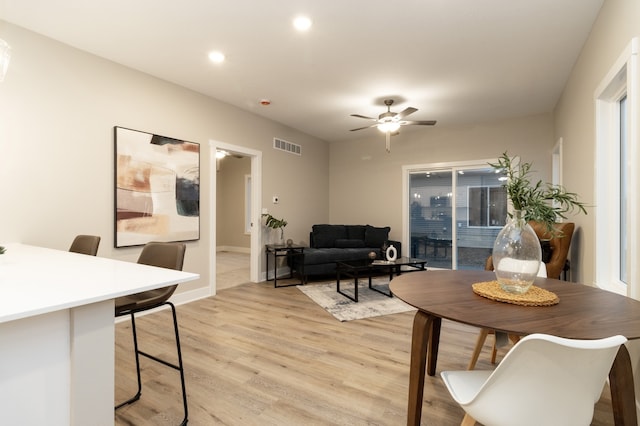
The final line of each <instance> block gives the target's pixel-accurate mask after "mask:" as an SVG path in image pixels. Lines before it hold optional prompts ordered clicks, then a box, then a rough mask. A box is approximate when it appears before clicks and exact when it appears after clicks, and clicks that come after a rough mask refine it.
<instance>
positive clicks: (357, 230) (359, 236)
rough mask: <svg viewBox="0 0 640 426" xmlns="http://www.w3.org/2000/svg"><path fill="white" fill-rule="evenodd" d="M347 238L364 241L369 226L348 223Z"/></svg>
mask: <svg viewBox="0 0 640 426" xmlns="http://www.w3.org/2000/svg"><path fill="white" fill-rule="evenodd" d="M346 228H347V238H348V239H350V240H362V241H364V234H365V232H366V230H367V227H366V226H364V225H346ZM363 247H364V246H363Z"/></svg>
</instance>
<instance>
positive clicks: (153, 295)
mask: <svg viewBox="0 0 640 426" xmlns="http://www.w3.org/2000/svg"><path fill="white" fill-rule="evenodd" d="M185 251H186V246H185V244H183V243H160V242H151V243H147V244H146V245H145V246H144V248H143V249H142V252H141V253H140V257H139V258H138V263H140V264H143V265H150V266H158V267H161V268H168V269H175V270H178V271H181V270H182V265H183V263H184V255H185ZM177 287H178V285H177V284H175V285H172V286H169V287H165V288H160V289H156V290H149V291H144V292H142V293H136V294H132V295H130V296H123V297H118V298H117V299H116V300H115V316H116V317H120V316H123V315H129V316H130V317H131V330H132V334H133V347H134V353H135V359H136V375H137V379H138V391H137V392H136V394H135V395H134V396H132V397H131V398H129V399H127V400H126V401H124V402H122V403H120V404H118V405H117V406H116V407H115V408H116V410H117V409H118V408H120V407H123V406H125V405H128V404H132V403H134V402H135V401H137V400H138V399H140V396H141V394H142V380H141V376H140V355H142V356H144V357H146V358H149V359H151V360H153V361H156V362H159V363H161V364H163V365H165V366H167V367H170V368H173V369H175V370H178V371H179V372H180V383H181V386H182V405H183V409H184V418H183V420H182V422H181V423H180V424H181V425H186V424H187V421H188V413H189V411H188V407H187V391H186V386H185V380H184V367H183V363H182V350H181V348H180V336H179V333H178V319H177V317H176V307H175V306H174V305H173V303H171V302H170V301H169V298H170V297H171V295H172V294H173V293H174V291H175V290H176V288H177ZM164 305H168V306H169V307H170V308H171V313H172V315H173V330H174V334H175V343H176V349H177V354H178V363H177V364H175V363H170V362H167V361H165V360H163V359H161V358H159V357H156V356H155V355H151V354H149V353H147V352H144V351H142V350H140V349H139V347H138V335H137V331H136V318H135V314H137V313H139V312H142V311H147V310H150V309H154V308H158V307H161V306H164Z"/></svg>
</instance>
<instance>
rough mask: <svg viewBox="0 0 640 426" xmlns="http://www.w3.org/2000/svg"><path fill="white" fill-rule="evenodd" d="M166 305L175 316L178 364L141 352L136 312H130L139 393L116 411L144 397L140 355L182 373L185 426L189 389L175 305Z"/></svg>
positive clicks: (185, 422) (117, 406)
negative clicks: (185, 377) (186, 382)
mask: <svg viewBox="0 0 640 426" xmlns="http://www.w3.org/2000/svg"><path fill="white" fill-rule="evenodd" d="M164 304H165V305H169V307H171V313H172V315H173V329H174V333H175V338H176V349H177V353H178V364H177V365H176V364H173V363H170V362H168V361H165V360H163V359H161V358H158V357H156V356H154V355H151V354H149V353H147V352H144V351H141V350H140V349H139V347H138V334H137V331H136V319H135V312H136V311H131V312H130V316H131V330H132V335H133V347H134V353H135V357H136V375H137V379H138V391H137V392H136V393H135V395H133V396H132V397H131V398H129V399H127V400H126V401H124V402H122V403H120V404H118V405H116V407H115V409H116V410H117V409H118V408H121V407H124V406H125V405H129V404H133V403H134V402H136V401H137V400H139V399H140V396H141V395H142V379H141V376H140V355H142V356H144V357H146V358H149V359H151V360H153V361H156V362H159V363H160V364H163V365H166V366H167V367H170V368H173V369H174V370H178V371H179V372H180V383H181V386H182V405H183V408H184V418H183V419H182V422H181V423H180V425H181V426H184V425H186V424H187V422H188V417H189V410H188V407H187V389H186V386H185V379H184V367H183V363H182V350H181V348H180V334H179V332H178V319H177V316H176V307H175V306H174V305H173V303H171V302H165V303H164Z"/></svg>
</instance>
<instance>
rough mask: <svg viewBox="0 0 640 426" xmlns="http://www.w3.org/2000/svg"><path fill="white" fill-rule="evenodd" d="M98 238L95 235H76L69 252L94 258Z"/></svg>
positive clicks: (98, 242)
mask: <svg viewBox="0 0 640 426" xmlns="http://www.w3.org/2000/svg"><path fill="white" fill-rule="evenodd" d="M99 245H100V237H99V236H97V235H78V236H77V237H75V238H74V239H73V242H72V243H71V247H69V251H70V252H73V253H80V254H87V255H89V256H95V255H96V254H97V253H98V246H99Z"/></svg>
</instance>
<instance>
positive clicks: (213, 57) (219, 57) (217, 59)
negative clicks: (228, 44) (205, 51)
mask: <svg viewBox="0 0 640 426" xmlns="http://www.w3.org/2000/svg"><path fill="white" fill-rule="evenodd" d="M209 60H210V61H211V62H213V63H216V64H221V63H223V62H224V53H222V52H218V51H217V50H214V51H212V52H209Z"/></svg>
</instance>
